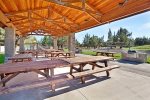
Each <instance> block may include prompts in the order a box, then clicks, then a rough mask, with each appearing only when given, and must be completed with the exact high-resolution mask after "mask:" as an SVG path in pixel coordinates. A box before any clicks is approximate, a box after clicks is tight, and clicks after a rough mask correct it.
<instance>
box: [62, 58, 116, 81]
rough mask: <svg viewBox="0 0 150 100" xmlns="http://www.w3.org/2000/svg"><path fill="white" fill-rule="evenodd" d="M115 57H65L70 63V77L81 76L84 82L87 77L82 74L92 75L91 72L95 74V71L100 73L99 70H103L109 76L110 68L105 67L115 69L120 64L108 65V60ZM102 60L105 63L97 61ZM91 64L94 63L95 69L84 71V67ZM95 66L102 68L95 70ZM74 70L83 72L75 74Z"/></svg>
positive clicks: (93, 67)
mask: <svg viewBox="0 0 150 100" xmlns="http://www.w3.org/2000/svg"><path fill="white" fill-rule="evenodd" d="M112 59H113V57H105V56H94V57H93V56H92V57H91V56H86V57H74V58H68V59H64V60H65V61H67V62H69V63H70V75H71V76H69V77H73V78H75V77H81V81H82V83H85V79H84V77H82V76H86V75H90V74H94V73H98V72H102V71H106V74H107V76H109V70H107V68H106V69H105V68H104V67H108V69H113V68H117V67H118V66H116V65H115V66H108V61H110V60H112ZM98 62H101V63H104V65H103V66H101V65H98V64H97V63H98ZM87 64H90V65H92V70H93V71H91V70H90V71H85V72H83V71H84V70H83V68H84V67H85V66H86V65H87ZM77 65H79V68H76V67H75V66H77ZM95 67H98V68H100V69H98V70H94V69H95ZM73 70H76V71H77V72H81V73H75V74H73Z"/></svg>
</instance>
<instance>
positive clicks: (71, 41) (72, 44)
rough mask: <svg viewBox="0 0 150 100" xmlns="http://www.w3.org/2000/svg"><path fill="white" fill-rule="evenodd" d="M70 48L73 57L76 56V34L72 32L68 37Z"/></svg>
mask: <svg viewBox="0 0 150 100" xmlns="http://www.w3.org/2000/svg"><path fill="white" fill-rule="evenodd" d="M68 50H69V52H70V53H71V57H74V56H75V34H74V33H72V34H70V35H69V37H68Z"/></svg>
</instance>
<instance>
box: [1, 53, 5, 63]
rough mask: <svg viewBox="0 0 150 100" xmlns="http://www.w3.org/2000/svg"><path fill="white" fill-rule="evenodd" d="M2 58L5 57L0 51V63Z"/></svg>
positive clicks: (2, 60) (2, 61)
mask: <svg viewBox="0 0 150 100" xmlns="http://www.w3.org/2000/svg"><path fill="white" fill-rule="evenodd" d="M4 59H5V56H4V54H2V53H0V64H1V63H4Z"/></svg>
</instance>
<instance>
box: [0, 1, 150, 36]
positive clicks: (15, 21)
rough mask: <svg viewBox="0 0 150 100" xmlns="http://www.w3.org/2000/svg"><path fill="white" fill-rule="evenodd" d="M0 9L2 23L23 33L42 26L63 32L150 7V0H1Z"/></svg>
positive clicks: (135, 12)
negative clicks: (10, 25)
mask: <svg viewBox="0 0 150 100" xmlns="http://www.w3.org/2000/svg"><path fill="white" fill-rule="evenodd" d="M82 1H83V2H82ZM120 3H121V4H122V5H121V4H120ZM124 3H125V4H124ZM0 10H1V12H2V14H3V15H4V16H5V17H7V18H8V19H7V18H5V19H6V20H3V18H4V17H2V16H0V21H1V23H3V24H5V25H6V26H8V24H12V25H13V27H16V28H17V29H18V30H19V31H20V32H21V33H22V34H24V35H25V34H27V33H26V32H30V31H35V30H38V29H43V30H45V31H46V32H49V34H51V35H58V36H60V35H67V34H70V33H73V32H78V31H82V30H85V29H88V28H91V27H94V26H97V25H102V24H104V23H107V22H111V21H115V20H118V19H121V18H124V17H127V16H131V15H134V14H137V13H141V12H143V11H149V10H150V0H85V3H84V0H61V1H57V2H56V0H0ZM5 21H6V22H5ZM55 30H57V31H56V32H54V31H55Z"/></svg>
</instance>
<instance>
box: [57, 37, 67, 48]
mask: <svg viewBox="0 0 150 100" xmlns="http://www.w3.org/2000/svg"><path fill="white" fill-rule="evenodd" d="M66 42H67V37H60V38H59V39H58V41H57V45H58V48H61V49H63V47H64V45H65V44H66Z"/></svg>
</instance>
